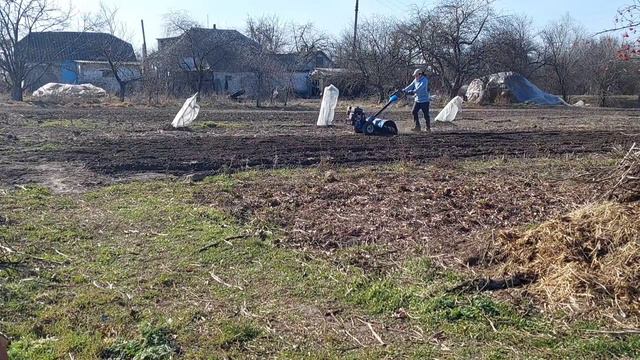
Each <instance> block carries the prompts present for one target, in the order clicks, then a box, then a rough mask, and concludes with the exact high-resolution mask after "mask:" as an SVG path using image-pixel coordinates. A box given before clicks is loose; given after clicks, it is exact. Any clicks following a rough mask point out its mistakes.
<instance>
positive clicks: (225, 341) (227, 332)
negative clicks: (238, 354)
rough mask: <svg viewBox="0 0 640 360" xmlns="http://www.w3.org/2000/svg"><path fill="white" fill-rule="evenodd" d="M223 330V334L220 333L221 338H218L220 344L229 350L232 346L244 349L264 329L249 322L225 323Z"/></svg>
mask: <svg viewBox="0 0 640 360" xmlns="http://www.w3.org/2000/svg"><path fill="white" fill-rule="evenodd" d="M221 330H222V334H221V335H220V339H218V344H219V345H220V347H221V348H223V349H225V350H229V349H231V348H232V347H238V348H241V349H242V348H244V347H245V346H246V345H247V344H248V343H249V342H251V341H253V340H255V339H257V338H258V337H259V336H260V335H261V334H262V330H260V329H259V328H258V327H256V326H255V325H253V324H251V323H247V322H232V323H227V324H223V325H222V328H221Z"/></svg>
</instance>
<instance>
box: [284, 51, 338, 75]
mask: <svg viewBox="0 0 640 360" xmlns="http://www.w3.org/2000/svg"><path fill="white" fill-rule="evenodd" d="M275 57H276V59H277V60H278V61H280V62H281V63H282V64H283V65H284V66H285V67H286V68H287V69H288V70H289V71H303V72H308V71H312V70H314V69H316V68H319V67H333V66H334V63H333V61H331V59H330V58H329V57H328V56H327V54H325V53H324V52H323V51H316V52H313V53H310V54H309V55H308V56H303V55H302V54H298V53H289V54H277V55H275Z"/></svg>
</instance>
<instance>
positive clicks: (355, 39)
mask: <svg viewBox="0 0 640 360" xmlns="http://www.w3.org/2000/svg"><path fill="white" fill-rule="evenodd" d="M359 5H360V0H356V19H355V21H354V22H353V54H354V55H355V53H356V50H357V46H358V45H357V44H358V10H359Z"/></svg>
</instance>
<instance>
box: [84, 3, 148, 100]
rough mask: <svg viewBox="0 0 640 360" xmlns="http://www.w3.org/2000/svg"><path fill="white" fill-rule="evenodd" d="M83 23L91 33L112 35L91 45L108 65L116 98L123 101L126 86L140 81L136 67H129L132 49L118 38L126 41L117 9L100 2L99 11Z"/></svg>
mask: <svg viewBox="0 0 640 360" xmlns="http://www.w3.org/2000/svg"><path fill="white" fill-rule="evenodd" d="M85 23H87V24H88V25H89V29H90V30H93V31H99V32H106V33H108V34H110V35H112V38H110V39H109V40H108V41H105V42H104V43H101V44H92V45H93V46H96V47H97V48H99V49H100V52H101V53H102V56H104V58H105V59H106V61H107V63H108V64H109V68H110V69H111V72H112V73H113V77H114V78H115V79H116V81H117V82H118V87H119V88H120V90H119V91H118V96H119V98H120V101H124V98H125V95H126V91H127V86H128V85H129V84H131V83H133V82H135V81H139V80H141V79H142V74H141V73H140V71H139V69H137V66H133V67H132V66H131V60H135V55H134V54H133V48H128V47H126V46H122V43H121V42H120V41H119V39H118V38H121V39H127V38H129V37H130V36H129V35H128V30H127V27H126V25H125V24H124V23H123V22H121V21H119V18H118V8H117V7H109V6H108V5H106V4H105V3H104V2H100V7H99V10H98V12H97V13H96V14H93V15H91V14H89V15H87V16H86V20H85Z"/></svg>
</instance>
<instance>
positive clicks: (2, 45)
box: [0, 0, 640, 104]
mask: <svg viewBox="0 0 640 360" xmlns="http://www.w3.org/2000/svg"><path fill="white" fill-rule="evenodd" d="M70 13H71V12H70V11H69V10H64V9H60V8H57V7H56V6H55V3H54V2H52V0H21V1H5V2H2V3H0V76H2V77H3V78H2V80H4V82H5V83H6V84H8V85H9V87H10V88H11V89H12V96H13V97H14V98H20V96H21V93H22V91H23V90H24V87H25V83H24V80H25V79H26V78H28V75H29V71H31V68H30V67H29V65H28V64H27V61H26V59H21V58H19V56H18V55H17V54H16V52H15V47H16V44H17V42H18V41H19V39H20V38H21V37H23V36H25V35H26V34H28V33H29V32H32V31H45V30H54V29H63V28H65V27H66V26H67V25H68V19H69V15H70ZM411 13H412V15H410V16H409V18H407V19H396V18H384V17H375V18H369V19H364V21H361V23H360V26H359V27H358V37H357V42H355V43H354V39H353V34H352V30H351V29H350V28H347V29H345V30H344V31H343V33H342V34H341V35H339V36H338V37H336V38H333V37H331V36H328V35H327V34H325V33H323V32H321V31H319V30H317V29H316V28H315V27H314V26H313V24H303V25H299V24H298V25H296V24H285V23H284V22H282V21H281V20H280V19H278V18H277V17H261V18H249V19H248V20H247V23H246V26H245V29H244V33H245V35H247V36H248V37H250V38H251V39H252V40H254V41H255V43H256V44H257V45H258V46H257V47H256V48H255V49H254V50H255V51H251V52H246V54H245V58H246V64H245V65H246V66H247V67H248V68H250V70H251V72H253V73H254V74H255V77H256V82H257V84H256V88H257V89H258V103H259V102H260V95H261V94H263V93H265V92H267V93H268V91H269V90H270V89H271V88H272V87H273V82H274V81H275V79H276V78H281V77H282V74H284V73H286V72H287V70H288V69H286V68H285V67H283V64H282V62H279V61H277V58H276V57H275V55H277V54H282V53H288V52H294V53H297V54H298V56H300V57H301V58H302V59H306V58H310V57H311V56H313V54H315V53H316V52H317V51H324V52H326V53H327V54H329V55H330V56H331V58H332V59H334V61H335V62H336V65H337V66H338V67H341V68H345V69H347V70H348V71H347V72H344V73H343V75H342V78H343V79H342V80H343V81H344V82H345V84H344V86H345V87H350V88H354V89H364V90H365V91H366V92H369V93H371V94H376V95H377V96H378V97H379V98H380V100H383V99H384V98H385V97H386V95H387V94H388V93H389V92H390V91H391V90H392V89H393V88H396V87H399V86H401V85H403V84H404V83H406V82H407V81H408V80H409V78H410V73H411V71H412V70H413V68H414V67H415V66H417V64H420V66H423V67H425V68H426V69H427V70H428V71H429V72H430V73H431V74H432V75H433V76H434V80H436V81H434V83H436V84H440V89H438V90H440V91H441V92H442V93H444V94H446V95H447V96H450V97H453V96H455V95H457V94H458V93H459V92H460V90H461V88H462V87H463V86H464V85H465V84H467V83H469V82H470V81H471V80H472V79H474V78H476V77H480V76H484V75H487V74H490V73H495V72H501V71H515V72H519V73H521V74H523V75H524V76H525V77H528V78H531V79H532V80H533V81H534V82H536V83H537V84H538V85H539V86H541V87H542V88H544V89H546V90H548V91H551V92H555V93H558V94H560V95H562V96H563V97H564V98H565V100H568V96H569V95H570V94H592V95H599V96H600V99H601V102H602V103H603V104H604V102H605V101H606V98H607V96H608V95H609V94H613V93H624V94H631V93H633V94H638V93H640V85H639V84H640V76H639V75H640V74H639V73H638V62H637V61H635V60H637V55H638V45H639V44H640V40H638V38H637V36H636V34H637V30H636V28H637V27H638V26H640V25H639V24H638V14H639V13H640V0H633V1H632V3H631V4H629V5H628V6H627V7H625V8H623V9H621V10H620V12H619V14H618V18H617V21H618V24H619V27H618V28H616V29H611V31H612V32H610V33H607V32H603V33H602V34H599V35H598V36H593V35H591V34H589V33H588V32H587V31H586V30H585V28H584V27H582V26H580V25H579V24H577V23H576V22H575V21H574V20H573V19H572V18H570V17H569V16H568V15H567V16H565V17H562V18H561V19H559V20H557V21H555V22H552V23H550V24H549V25H548V26H546V27H544V28H542V29H536V28H535V27H534V26H533V25H532V21H531V20H530V19H528V18H526V17H524V16H504V15H501V14H499V13H497V12H496V11H495V9H494V7H493V0H440V1H439V2H438V3H437V4H436V5H434V6H431V7H424V8H418V7H416V8H415V9H414V11H412V12H411ZM165 25H166V31H167V35H168V36H171V35H179V34H186V33H188V30H189V29H191V28H194V27H198V26H199V25H198V24H197V22H195V21H193V20H192V19H191V18H189V17H188V16H186V15H185V14H184V13H180V12H178V13H171V14H168V15H167V16H166V17H165ZM85 28H86V29H88V30H99V31H105V32H109V33H111V34H114V35H117V36H122V34H123V33H124V31H123V27H122V26H121V23H119V22H118V17H117V9H111V8H108V7H106V6H104V5H103V6H101V8H100V10H99V11H98V12H97V13H95V14H93V15H90V16H87V17H85ZM619 30H626V33H625V35H624V37H622V38H621V37H620V36H619V35H618V34H617V33H615V31H619ZM191 43H192V44H194V46H193V49H192V50H193V52H194V56H193V57H192V58H193V59H194V60H193V64H190V65H189V66H188V67H189V68H193V69H192V70H195V72H196V73H197V74H198V76H199V77H200V78H199V81H198V82H197V83H198V89H196V90H199V89H200V88H201V87H202V81H203V78H202V76H204V74H205V73H206V71H209V70H210V69H211V68H212V67H215V65H216V64H211V56H210V54H209V53H216V54H217V55H219V57H220V60H221V61H222V60H223V58H224V57H225V56H226V55H225V51H222V49H223V46H222V45H220V46H211V47H209V48H208V50H207V49H199V48H196V46H195V45H196V44H199V43H202V41H201V40H200V39H195V38H194V39H192V41H191ZM196 50H197V51H196ZM108 51H109V49H105V54H106V56H107V58H109V56H108V55H109V54H108ZM207 51H208V52H207ZM205 58H208V60H209V61H204V59H205ZM214 62H215V61H214ZM109 63H110V65H111V66H112V68H113V70H114V71H113V73H114V74H115V75H116V77H117V75H118V74H120V72H119V71H118V68H119V67H118V63H117V62H116V61H109ZM127 79H128V80H126V79H124V77H123V78H117V80H118V82H119V83H120V85H121V96H124V89H125V87H126V85H127V82H128V81H133V80H138V79H132V78H131V77H128V78H127ZM280 81H281V79H280ZM147 82H148V83H150V84H151V83H154V81H153V79H151V80H149V81H147ZM639 100H640V99H639Z"/></svg>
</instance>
